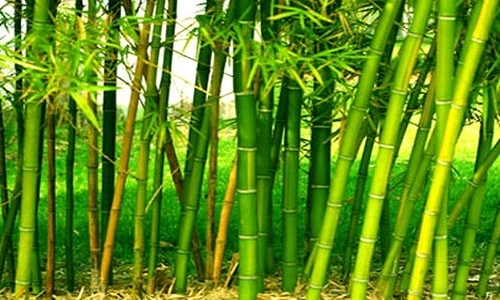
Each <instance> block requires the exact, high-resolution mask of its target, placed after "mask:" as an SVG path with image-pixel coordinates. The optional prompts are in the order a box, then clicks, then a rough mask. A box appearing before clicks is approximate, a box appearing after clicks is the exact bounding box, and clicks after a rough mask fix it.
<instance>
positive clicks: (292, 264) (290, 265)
mask: <svg viewBox="0 0 500 300" xmlns="http://www.w3.org/2000/svg"><path fill="white" fill-rule="evenodd" d="M281 264H282V265H283V266H286V267H295V266H296V265H297V262H291V261H283V262H281Z"/></svg>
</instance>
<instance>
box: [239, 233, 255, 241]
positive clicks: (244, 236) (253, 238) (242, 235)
mask: <svg viewBox="0 0 500 300" xmlns="http://www.w3.org/2000/svg"><path fill="white" fill-rule="evenodd" d="M258 237H259V235H244V234H238V238H239V239H240V240H255V239H257V238H258Z"/></svg>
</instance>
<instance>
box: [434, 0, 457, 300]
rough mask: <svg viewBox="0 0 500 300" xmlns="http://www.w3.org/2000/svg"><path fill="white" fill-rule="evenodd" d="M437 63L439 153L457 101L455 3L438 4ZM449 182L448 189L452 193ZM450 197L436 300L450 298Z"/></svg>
mask: <svg viewBox="0 0 500 300" xmlns="http://www.w3.org/2000/svg"><path fill="white" fill-rule="evenodd" d="M438 6H439V7H438V25H437V38H436V39H437V61H436V118H437V120H436V128H435V130H436V135H437V138H436V140H437V143H436V149H440V148H441V141H442V140H443V135H444V131H445V130H446V127H445V126H446V120H447V118H448V113H449V109H450V104H451V100H452V97H453V90H452V87H453V74H454V71H455V70H454V69H455V68H454V46H455V19H456V11H455V3H454V2H453V1H445V0H440V1H438ZM449 186H450V182H449V181H447V182H446V187H445V189H449ZM448 201H449V193H446V194H445V195H444V199H443V200H442V201H441V211H440V213H439V216H438V220H437V225H436V234H435V236H434V253H435V254H434V277H433V281H432V297H433V299H443V298H444V299H447V298H448V238H447V233H448V230H447V226H446V223H447V214H448Z"/></svg>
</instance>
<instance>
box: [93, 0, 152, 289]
mask: <svg viewBox="0 0 500 300" xmlns="http://www.w3.org/2000/svg"><path fill="white" fill-rule="evenodd" d="M154 6H155V0H148V1H147V4H146V12H145V17H146V18H148V17H151V15H152V13H153V9H154ZM149 28H150V24H149V23H145V24H144V25H143V27H142V30H141V32H140V38H139V43H138V48H139V49H138V55H137V64H136V68H135V73H134V79H133V82H132V89H131V96H130V102H129V107H128V112H127V118H126V121H125V130H124V133H123V134H124V139H123V143H122V152H121V157H120V163H119V167H118V170H119V171H118V177H117V180H116V187H115V192H114V194H113V201H112V205H111V213H110V218H109V223H108V230H107V232H106V239H105V243H104V250H103V255H102V264H101V281H100V283H101V289H103V290H105V289H106V287H107V285H108V280H109V273H110V272H109V270H110V269H111V260H112V256H113V249H114V242H115V237H116V229H117V227H118V219H119V213H120V210H121V204H122V200H123V193H124V189H125V183H126V181H127V177H128V164H129V161H130V152H131V148H132V140H133V136H134V125H135V117H136V114H137V107H138V104H139V95H140V90H141V79H142V73H143V69H144V61H145V57H146V52H147V47H148V36H149Z"/></svg>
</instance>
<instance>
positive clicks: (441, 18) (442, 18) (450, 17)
mask: <svg viewBox="0 0 500 300" xmlns="http://www.w3.org/2000/svg"><path fill="white" fill-rule="evenodd" d="M437 19H438V20H439V21H453V22H454V21H455V20H456V19H457V17H456V16H454V15H438V17H437Z"/></svg>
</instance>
